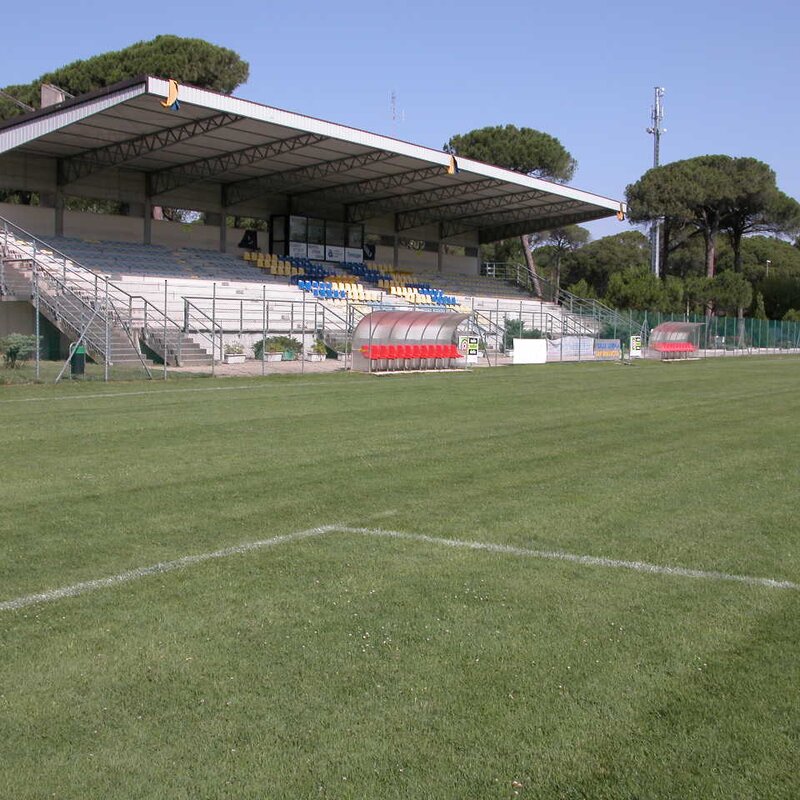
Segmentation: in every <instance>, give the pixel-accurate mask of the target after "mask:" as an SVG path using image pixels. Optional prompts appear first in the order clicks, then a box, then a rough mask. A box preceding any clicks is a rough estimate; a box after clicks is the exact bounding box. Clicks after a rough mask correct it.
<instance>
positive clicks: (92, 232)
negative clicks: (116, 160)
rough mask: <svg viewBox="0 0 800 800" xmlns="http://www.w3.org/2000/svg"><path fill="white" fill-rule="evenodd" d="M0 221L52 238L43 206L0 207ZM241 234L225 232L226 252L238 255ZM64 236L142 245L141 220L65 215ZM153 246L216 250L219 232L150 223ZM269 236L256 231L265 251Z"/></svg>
mask: <svg viewBox="0 0 800 800" xmlns="http://www.w3.org/2000/svg"><path fill="white" fill-rule="evenodd" d="M0 217H5V218H6V219H9V220H11V222H13V223H14V224H15V225H19V227H20V228H23V229H24V230H26V231H28V232H29V233H32V234H34V235H35V236H40V237H43V238H49V237H51V236H54V235H55V209H53V208H46V207H43V206H20V205H13V204H11V203H0ZM243 234H244V231H243V230H242V229H240V228H228V230H227V237H226V239H227V241H226V252H228V253H232V254H233V255H240V254H241V252H242V251H241V250H240V249H239V248H238V247H237V245H238V244H239V242H240V241H241V238H242V235H243ZM64 236H70V237H73V238H75V239H86V240H88V241H112V242H134V243H141V242H142V240H143V238H144V219H143V218H142V217H123V216H118V215H116V214H92V213H91V212H88V211H65V212H64ZM151 240H152V243H153V244H160V245H164V246H165V247H170V248H173V249H177V248H180V247H196V248H199V249H206V250H219V228H218V227H217V226H215V225H185V224H183V223H180V222H168V221H166V220H153V222H152V233H151ZM267 242H268V234H267V233H266V232H261V231H259V243H260V244H261V246H262V248H263V249H266V247H267Z"/></svg>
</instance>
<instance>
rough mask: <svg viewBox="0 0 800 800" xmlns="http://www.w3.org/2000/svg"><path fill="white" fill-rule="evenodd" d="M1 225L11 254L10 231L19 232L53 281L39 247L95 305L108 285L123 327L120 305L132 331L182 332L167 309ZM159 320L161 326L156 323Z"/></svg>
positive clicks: (36, 239)
mask: <svg viewBox="0 0 800 800" xmlns="http://www.w3.org/2000/svg"><path fill="white" fill-rule="evenodd" d="M0 222H2V224H3V244H4V247H5V249H6V250H7V251H8V250H9V230H11V231H12V232H14V231H16V232H17V233H18V234H21V235H22V237H24V238H27V239H28V240H29V243H30V245H31V246H32V247H31V253H30V258H31V260H32V261H34V262H35V263H36V264H37V266H38V267H39V268H40V269H41V270H42V271H44V272H45V273H47V274H48V275H49V276H51V277H56V276H55V275H54V274H53V273H54V272H55V270H53V269H52V268H50V267H48V265H47V264H46V263H45V262H44V261H43V260H42V258H41V256H40V255H38V254H37V245H39V248H38V249H39V250H41V251H42V254H41V255H46V256H48V257H51V258H52V257H54V256H58V257H60V259H61V279H62V281H63V282H64V284H65V285H66V284H67V276H68V275H69V276H70V280H71V281H74V282H75V283H76V284H77V285H78V286H79V287H80V288H81V289H83V290H84V292H86V294H88V296H90V297H93V298H94V301H95V302H98V300H99V297H100V295H101V294H102V292H101V291H100V287H101V285H102V286H103V287H105V284H106V282H107V283H108V290H109V291H108V294H109V306H110V308H111V309H112V311H113V314H114V318H115V320H116V321H117V323H118V324H119V325H124V322H123V320H124V319H125V315H124V312H123V313H121V312H120V310H119V309H118V308H117V302H119V304H120V305H121V306H122V307H123V308H124V307H127V312H128V313H127V324H128V325H129V326H130V327H132V328H136V327H143V328H144V329H145V330H147V329H148V327H150V326H152V327H154V328H161V329H163V328H164V327H165V323H166V326H168V327H171V328H173V329H174V330H175V331H179V332H180V330H181V327H180V325H178V323H177V322H175V320H173V319H172V318H171V317H170V316H169V315H168V314H167V313H166V309H164V310H163V311H162V310H161V309H159V308H158V306H156V305H154V304H153V303H151V302H150V301H149V300H147V299H146V298H145V297H143V296H142V295H132V294H130V293H129V292H126V291H125V290H124V289H123V288H121V287H120V286H117V284H115V283H114V282H113V281H110V280H108V279H107V278H106V276H104V275H100V274H99V273H97V272H95V271H94V270H92V269H90V268H89V267H86V266H84V265H83V264H81V263H80V262H79V261H77V260H76V259H74V258H71V257H70V256H68V255H66V254H65V253H62V252H61V251H60V250H58V249H57V248H54V247H52V245H50V244H48V243H47V242H45V241H44V240H42V239H39V237H37V236H35V235H34V234H32V233H30V232H29V231H26V230H25V229H24V228H21V227H20V226H19V225H16V224H15V223H13V222H11V221H10V220H8V219H6V218H5V217H0ZM13 247H14V249H15V250H18V251H19V250H20V245H19V244H18V243H14V245H13ZM23 252H24V250H23ZM73 265H74V266H73ZM76 267H77V269H76ZM87 273H88V275H87ZM89 276H91V277H89ZM134 300H140V301H141V303H142V311H143V315H142V325H137V324H135V323H136V322H137V321H138V319H134V315H133V310H134ZM115 301H117V302H115ZM148 312H149V313H148ZM156 320H157V321H158V322H156ZM156 332H157V331H156Z"/></svg>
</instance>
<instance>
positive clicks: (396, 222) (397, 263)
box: [392, 214, 400, 269]
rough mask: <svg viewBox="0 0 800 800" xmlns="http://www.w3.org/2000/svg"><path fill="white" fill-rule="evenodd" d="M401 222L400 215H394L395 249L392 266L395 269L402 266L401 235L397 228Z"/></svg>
mask: <svg viewBox="0 0 800 800" xmlns="http://www.w3.org/2000/svg"><path fill="white" fill-rule="evenodd" d="M399 224H400V215H399V214H395V215H394V251H393V254H392V266H393V267H394V268H395V269H399V267H400V237H399V236H398V233H397V228H398V226H399Z"/></svg>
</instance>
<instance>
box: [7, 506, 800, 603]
mask: <svg viewBox="0 0 800 800" xmlns="http://www.w3.org/2000/svg"><path fill="white" fill-rule="evenodd" d="M396 513H397V512H396V511H394V510H388V511H380V512H377V513H375V514H369V515H367V516H366V517H362V519H375V518H379V517H388V516H392V515H394V514H396ZM329 533H351V534H359V535H360V536H371V537H374V538H383V539H401V540H405V541H410V542H420V543H423V544H432V545H438V546H440V547H451V548H458V549H463V550H478V551H483V552H487V553H495V554H497V555H509V556H516V557H522V558H536V559H542V560H546V561H564V562H567V563H571V564H580V565H581V566H586V567H605V568H611V569H627V570H632V571H634V572H641V573H644V574H649V575H666V576H671V577H678V578H694V579H700V580H711V581H729V582H734V583H744V584H748V585H750V586H763V587H766V588H768V589H790V590H794V591H798V590H800V584H797V583H793V582H792V581H786V580H776V579H774V578H759V577H753V576H751V575H734V574H731V573H728V572H716V571H712V570H702V569H690V568H688V567H672V566H665V565H661V564H649V563H647V562H646V561H623V560H620V559H615V558H604V557H602V556H589V555H578V554H575V553H565V552H563V551H561V550H532V549H529V548H525V547H514V546H513V545H506V544H495V543H492V542H476V541H470V540H466V539H445V538H441V537H436V536H427V535H426V534H423V533H408V532H406V531H392V530H384V529H383V528H356V527H352V526H349V525H344V524H341V523H340V524H332V525H321V526H318V527H316V528H308V529H306V530H302V531H295V532H294V533H287V534H283V535H281V536H273V537H271V538H269V539H258V540H256V541H254V542H245V543H243V544H238V545H233V546H231V547H223V548H222V549H220V550H214V551H212V552H209V553H198V554H196V555H190V556H182V557H181V558H176V559H173V560H171V561H161V562H159V563H157V564H151V565H150V566H147V567H137V568H135V569H129V570H126V571H125V572H119V573H117V574H116V575H109V576H108V577H105V578H97V579H96V580H90V581H82V582H80V583H74V584H72V585H70V586H62V587H60V588H58V589H47V590H45V591H43V592H37V593H35V594H28V595H23V596H21V597H15V598H13V599H11V600H4V601H0V612H3V611H19V610H20V609H23V608H27V607H29V606H34V605H39V604H40V603H51V602H53V601H55V600H61V599H62V598H65V597H77V596H78V595H81V594H86V593H88V592H94V591H96V590H98V589H106V588H110V587H112V586H118V585H121V584H125V583H130V582H131V581H135V580H139V579H140V578H146V577H148V576H149V575H160V574H163V573H166V572H173V571H175V570H178V569H184V568H185V567H190V566H194V565H195V564H202V563H203V562H205V561H211V560H213V559H217V558H227V557H228V556H233V555H240V554H243V553H249V552H251V551H253V550H262V549H265V548H269V547H276V546H277V545H281V544H288V543H290V542H296V541H300V540H302V539H311V538H315V537H319V536H323V535H325V534H329Z"/></svg>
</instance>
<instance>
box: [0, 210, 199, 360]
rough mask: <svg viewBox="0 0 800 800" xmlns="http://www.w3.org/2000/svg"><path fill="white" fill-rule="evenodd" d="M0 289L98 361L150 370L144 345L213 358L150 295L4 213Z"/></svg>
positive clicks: (156, 351) (169, 353)
mask: <svg viewBox="0 0 800 800" xmlns="http://www.w3.org/2000/svg"><path fill="white" fill-rule="evenodd" d="M0 291H2V292H3V293H5V294H13V295H15V296H16V297H18V298H19V299H24V300H28V301H29V302H31V303H33V304H34V305H35V306H36V307H37V308H38V310H39V311H40V312H41V314H42V315H43V316H44V317H46V318H47V319H48V320H49V321H50V322H51V323H53V325H55V327H56V328H57V329H58V330H59V331H61V332H62V333H63V334H64V335H65V336H66V337H67V338H68V339H69V340H70V341H71V342H73V343H77V342H78V341H79V340H80V341H81V343H82V344H83V345H84V346H85V347H86V351H87V354H88V355H89V356H90V357H91V358H92V360H94V361H96V362H97V363H101V364H117V365H118V364H141V365H142V366H143V367H144V369H145V370H146V371H147V372H148V374H149V366H150V365H149V364H148V359H147V358H146V357H145V355H144V354H143V349H144V350H145V351H147V350H149V351H150V354H151V355H152V356H155V357H156V358H157V359H159V360H161V361H162V362H166V363H167V364H172V365H175V366H180V365H183V364H184V363H193V364H200V363H202V364H208V363H211V356H210V355H209V354H208V353H207V352H206V351H205V350H203V349H202V348H201V347H199V346H198V345H197V344H195V343H194V342H192V341H191V340H190V339H189V338H188V337H187V336H186V334H185V332H184V330H183V329H182V327H181V326H180V325H179V324H178V323H177V322H175V321H174V320H173V319H171V318H170V317H169V316H167V314H166V313H165V312H164V311H162V310H161V309H159V308H158V307H157V306H155V305H154V304H153V303H151V302H150V301H149V300H147V299H146V298H144V297H141V296H137V295H131V294H129V293H128V292H126V291H125V290H124V289H122V288H120V287H119V286H117V285H116V284H114V283H113V282H112V281H110V280H109V279H108V278H107V277H105V276H103V275H100V274H98V273H96V272H94V271H93V270H91V269H89V268H87V267H84V266H82V265H81V264H79V263H78V262H76V261H74V260H73V259H71V258H69V257H68V256H66V255H65V254H63V253H60V252H59V251H57V250H54V249H53V248H52V247H50V245H48V244H47V243H46V242H43V241H42V240H41V239H38V238H37V237H36V236H34V235H33V234H30V233H28V232H27V231H25V230H23V229H22V228H19V227H18V226H17V225H14V223H12V222H10V221H9V220H6V219H4V218H2V217H0ZM151 363H152V359H151Z"/></svg>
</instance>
